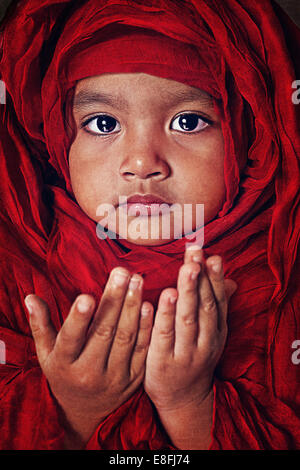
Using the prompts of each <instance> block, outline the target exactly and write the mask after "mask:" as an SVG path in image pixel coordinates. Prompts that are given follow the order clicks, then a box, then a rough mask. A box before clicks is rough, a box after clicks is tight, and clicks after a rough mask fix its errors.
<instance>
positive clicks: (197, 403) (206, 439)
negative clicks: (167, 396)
mask: <svg viewBox="0 0 300 470" xmlns="http://www.w3.org/2000/svg"><path fill="white" fill-rule="evenodd" d="M213 402H214V392H213V388H211V389H210V390H209V391H208V393H207V394H206V396H205V397H204V398H202V399H199V400H196V399H194V400H190V401H188V402H186V403H182V404H180V406H179V403H177V405H176V406H163V407H158V408H156V410H157V413H158V415H159V418H160V421H161V423H162V425H163V427H164V429H165V431H166V432H167V434H168V436H169V438H170V439H171V441H172V443H173V445H174V446H176V447H177V448H178V449H185V450H207V449H208V448H209V446H210V442H211V429H212V422H213Z"/></svg>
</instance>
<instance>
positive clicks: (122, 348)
mask: <svg viewBox="0 0 300 470" xmlns="http://www.w3.org/2000/svg"><path fill="white" fill-rule="evenodd" d="M142 290H143V278H142V276H140V275H138V274H133V276H132V277H131V279H130V282H129V285H128V290H127V293H126V296H125V300H124V303H123V306H122V311H121V314H120V317H119V321H118V325H117V328H116V331H115V336H114V340H113V344H112V347H111V350H110V355H109V358H108V362H107V365H106V367H107V368H109V369H110V370H116V369H117V368H118V369H119V370H122V371H123V373H124V374H126V375H129V374H130V362H131V361H130V358H131V356H132V353H133V349H134V345H135V342H136V338H137V333H138V327H139V321H140V312H141V306H142Z"/></svg>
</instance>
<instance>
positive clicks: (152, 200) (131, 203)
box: [119, 194, 171, 216]
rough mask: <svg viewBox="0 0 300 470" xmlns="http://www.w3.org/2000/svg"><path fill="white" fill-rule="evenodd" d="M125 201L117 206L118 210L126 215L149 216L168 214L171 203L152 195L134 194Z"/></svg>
mask: <svg viewBox="0 0 300 470" xmlns="http://www.w3.org/2000/svg"><path fill="white" fill-rule="evenodd" d="M125 199H126V200H125V202H122V203H121V204H119V208H120V209H121V210H123V211H125V212H126V213H127V215H131V216H137V215H139V216H143V215H144V216H149V215H158V214H165V213H167V212H170V206H171V203H169V202H167V201H165V200H163V199H161V198H160V197H158V196H155V195H153V194H134V195H132V196H130V197H129V198H125ZM122 201H123V199H122Z"/></svg>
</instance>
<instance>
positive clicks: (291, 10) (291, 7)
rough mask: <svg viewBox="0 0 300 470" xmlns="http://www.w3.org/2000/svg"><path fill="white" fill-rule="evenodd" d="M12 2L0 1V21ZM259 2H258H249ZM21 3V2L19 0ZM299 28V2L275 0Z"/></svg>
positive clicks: (257, 0) (254, 0) (255, 0)
mask: <svg viewBox="0 0 300 470" xmlns="http://www.w3.org/2000/svg"><path fill="white" fill-rule="evenodd" d="M11 1H12V0H0V20H1V18H2V16H3V15H4V13H5V11H6V8H7V6H8V5H9V4H10V3H11ZM249 1H253V2H259V1H260V0H249ZM21 2H22V0H21ZM276 2H277V3H279V5H281V6H282V7H283V8H284V9H285V11H286V12H287V13H288V14H289V15H290V16H291V17H292V18H293V20H294V21H295V23H297V24H298V26H299V27H300V0H276Z"/></svg>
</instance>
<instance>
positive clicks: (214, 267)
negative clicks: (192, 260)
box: [211, 261, 222, 273]
mask: <svg viewBox="0 0 300 470" xmlns="http://www.w3.org/2000/svg"><path fill="white" fill-rule="evenodd" d="M221 267H222V263H221V262H220V261H214V262H213V264H212V267H211V269H212V270H213V271H214V272H215V273H219V272H220V271H221Z"/></svg>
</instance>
